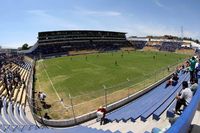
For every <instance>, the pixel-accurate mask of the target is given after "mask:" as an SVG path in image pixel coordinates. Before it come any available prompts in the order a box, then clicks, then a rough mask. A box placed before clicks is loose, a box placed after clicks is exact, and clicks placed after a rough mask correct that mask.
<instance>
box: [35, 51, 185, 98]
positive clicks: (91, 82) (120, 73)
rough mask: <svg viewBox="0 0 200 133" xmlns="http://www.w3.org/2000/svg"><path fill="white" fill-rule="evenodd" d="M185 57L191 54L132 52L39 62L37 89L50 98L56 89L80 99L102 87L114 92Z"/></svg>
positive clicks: (61, 93)
mask: <svg viewBox="0 0 200 133" xmlns="http://www.w3.org/2000/svg"><path fill="white" fill-rule="evenodd" d="M153 56H155V59H154V58H153ZM186 57H188V55H181V54H175V53H164V52H140V51H137V52H134V51H132V52H129V53H128V52H123V56H122V52H113V53H100V54H90V55H78V56H67V57H60V58H53V59H45V60H39V61H38V62H37V64H36V90H43V91H45V92H46V93H47V94H48V95H51V96H49V97H50V98H51V97H55V90H56V91H57V92H58V94H59V95H61V96H63V95H65V96H68V95H69V93H70V94H71V95H72V96H77V95H81V94H85V93H88V92H91V91H97V90H101V89H102V88H103V86H106V87H107V88H112V89H113V91H115V90H117V89H123V88H119V87H116V88H115V87H114V86H116V85H118V84H120V83H122V82H126V81H127V79H128V80H132V81H134V83H138V82H140V81H142V80H145V79H146V78H147V77H146V75H148V74H151V73H153V72H155V71H156V70H158V69H160V68H163V67H167V66H169V65H171V64H174V63H177V62H178V61H181V60H182V59H185V58H186ZM116 62H117V64H116ZM45 70H46V72H45ZM48 75H49V78H48ZM50 80H51V81H52V84H51V82H50ZM52 85H53V86H54V88H55V90H54V89H53V87H52ZM53 95H54V96H53Z"/></svg>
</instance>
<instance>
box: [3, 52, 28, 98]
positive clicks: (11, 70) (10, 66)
mask: <svg viewBox="0 0 200 133" xmlns="http://www.w3.org/2000/svg"><path fill="white" fill-rule="evenodd" d="M14 64H19V65H20V66H22V65H23V64H24V62H23V57H22V56H4V57H3V58H2V60H1V67H0V81H1V85H2V86H3V88H4V89H5V90H6V93H5V94H6V96H8V97H9V98H11V97H12V96H13V94H14V90H15V88H18V87H20V86H21V85H22V84H24V80H23V79H22V78H21V75H20V72H21V69H20V68H19V67H15V66H14ZM2 91H3V90H1V93H2Z"/></svg>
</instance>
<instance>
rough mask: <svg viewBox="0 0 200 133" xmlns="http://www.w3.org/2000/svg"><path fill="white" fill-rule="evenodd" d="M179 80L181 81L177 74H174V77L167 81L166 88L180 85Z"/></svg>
mask: <svg viewBox="0 0 200 133" xmlns="http://www.w3.org/2000/svg"><path fill="white" fill-rule="evenodd" d="M178 79H179V77H178V74H177V73H173V74H172V77H171V78H170V79H169V80H168V81H167V84H166V86H165V88H167V87H168V86H170V85H173V86H175V85H176V84H177V83H178Z"/></svg>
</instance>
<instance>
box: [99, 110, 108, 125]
mask: <svg viewBox="0 0 200 133" xmlns="http://www.w3.org/2000/svg"><path fill="white" fill-rule="evenodd" d="M106 112H107V111H106V109H105V108H104V107H102V106H100V107H99V108H98V110H97V121H99V120H100V125H102V124H105V116H106Z"/></svg>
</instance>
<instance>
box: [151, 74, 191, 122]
mask: <svg viewBox="0 0 200 133" xmlns="http://www.w3.org/2000/svg"><path fill="white" fill-rule="evenodd" d="M188 79H189V75H187V76H186V78H185V80H188ZM181 84H182V82H179V83H178V85H177V87H178V88H177V90H176V91H175V92H174V93H172V95H171V96H170V97H169V98H168V99H167V100H166V101H165V102H164V103H163V104H162V105H161V106H160V107H159V108H158V109H157V110H156V111H155V112H154V113H153V119H155V120H159V118H160V115H161V114H162V113H163V112H164V111H165V110H166V109H167V107H169V106H170V104H171V103H172V102H173V101H174V99H175V97H176V95H177V93H179V92H180V91H181V89H182V86H181Z"/></svg>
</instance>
